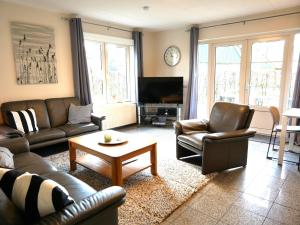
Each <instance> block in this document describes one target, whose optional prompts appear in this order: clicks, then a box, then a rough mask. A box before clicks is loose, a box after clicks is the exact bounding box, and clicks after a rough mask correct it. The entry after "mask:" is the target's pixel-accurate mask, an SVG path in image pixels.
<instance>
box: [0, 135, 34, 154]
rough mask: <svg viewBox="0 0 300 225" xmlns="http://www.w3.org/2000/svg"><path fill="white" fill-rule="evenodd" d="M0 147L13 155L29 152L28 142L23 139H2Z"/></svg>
mask: <svg viewBox="0 0 300 225" xmlns="http://www.w3.org/2000/svg"><path fill="white" fill-rule="evenodd" d="M0 146H2V147H6V148H8V149H9V150H10V151H11V152H12V153H13V154H19V153H23V152H29V151H30V148H29V143H28V140H27V139H26V138H23V137H18V138H5V139H2V140H0Z"/></svg>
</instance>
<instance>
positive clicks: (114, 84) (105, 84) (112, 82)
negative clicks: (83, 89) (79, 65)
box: [85, 35, 135, 104]
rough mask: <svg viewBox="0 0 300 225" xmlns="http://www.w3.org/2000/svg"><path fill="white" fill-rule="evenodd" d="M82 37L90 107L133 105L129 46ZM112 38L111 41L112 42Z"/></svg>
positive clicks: (92, 37) (91, 37)
mask: <svg viewBox="0 0 300 225" xmlns="http://www.w3.org/2000/svg"><path fill="white" fill-rule="evenodd" d="M107 39H108V38H107V37H105V38H103V40H101V38H97V37H96V38H95V36H89V35H86V37H85V48H86V57H87V64H88V72H89V78H90V86H91V94H92V99H93V102H94V103H96V104H97V103H102V104H105V103H116V102H127V101H133V100H134V99H135V98H134V93H135V91H134V89H135V85H134V84H135V82H134V76H133V46H132V44H128V43H125V44H124V43H120V41H119V42H118V41H115V43H113V42H114V41H109V40H107ZM115 39H116V38H114V39H113V40H115Z"/></svg>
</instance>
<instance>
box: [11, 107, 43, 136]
mask: <svg viewBox="0 0 300 225" xmlns="http://www.w3.org/2000/svg"><path fill="white" fill-rule="evenodd" d="M8 117H9V122H10V125H11V126H12V127H13V128H15V129H17V130H19V131H22V132H24V133H29V132H31V131H38V130H39V128H38V126H37V122H36V115H35V111H34V109H32V108H30V109H27V110H20V111H10V112H8Z"/></svg>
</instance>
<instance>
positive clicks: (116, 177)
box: [111, 159, 123, 186]
mask: <svg viewBox="0 0 300 225" xmlns="http://www.w3.org/2000/svg"><path fill="white" fill-rule="evenodd" d="M111 169H112V183H113V185H117V186H122V185H123V179H122V162H121V160H120V159H114V160H113V162H112V165H111Z"/></svg>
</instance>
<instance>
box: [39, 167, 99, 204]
mask: <svg viewBox="0 0 300 225" xmlns="http://www.w3.org/2000/svg"><path fill="white" fill-rule="evenodd" d="M43 176H44V177H46V178H49V179H51V180H54V181H55V182H57V183H59V184H60V185H61V186H63V187H64V188H65V189H66V190H67V191H68V192H69V195H70V196H71V197H72V198H73V199H74V201H75V202H78V201H80V200H82V199H84V198H86V197H88V196H91V195H93V194H95V193H96V190H95V189H93V188H92V187H90V186H89V185H87V184H86V183H84V182H83V181H81V180H79V179H77V178H75V177H73V176H71V175H69V174H66V173H64V172H50V173H48V174H43Z"/></svg>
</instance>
